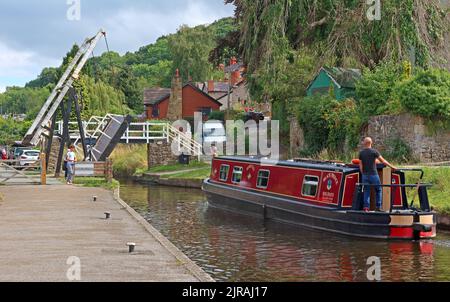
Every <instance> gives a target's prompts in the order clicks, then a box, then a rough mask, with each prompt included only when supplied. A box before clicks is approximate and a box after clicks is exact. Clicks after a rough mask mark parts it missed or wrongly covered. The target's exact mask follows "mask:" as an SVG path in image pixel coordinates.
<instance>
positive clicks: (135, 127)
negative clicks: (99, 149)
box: [55, 114, 203, 159]
mask: <svg viewBox="0 0 450 302" xmlns="http://www.w3.org/2000/svg"><path fill="white" fill-rule="evenodd" d="M114 118H115V115H112V114H108V115H106V116H104V117H99V116H93V117H91V118H90V119H89V120H88V121H84V122H83V123H82V124H83V129H84V132H85V136H86V138H87V139H95V140H96V139H98V138H99V137H100V135H102V134H105V133H104V132H103V130H104V129H105V127H106V125H107V124H108V122H109V121H110V120H111V119H114ZM62 133H63V121H58V122H57V125H56V129H55V134H58V135H62ZM69 136H70V139H71V141H73V142H74V145H75V146H77V145H78V144H79V143H80V141H81V135H80V131H79V129H78V124H77V122H70V123H69ZM120 140H121V142H122V143H125V144H129V143H138V144H139V143H141V144H143V143H147V144H148V143H151V142H154V141H166V142H168V143H169V142H175V143H177V144H178V151H179V152H183V153H185V154H189V155H193V156H197V157H198V158H199V159H200V157H201V155H202V154H203V146H202V145H201V144H200V143H198V142H197V141H195V140H194V139H192V137H191V136H190V135H188V134H186V133H184V132H182V131H179V130H178V129H176V128H175V127H173V126H172V125H170V124H169V123H162V122H151V121H146V122H138V123H130V124H129V125H128V127H127V130H126V131H125V133H124V135H123V136H122V137H121V139H120Z"/></svg>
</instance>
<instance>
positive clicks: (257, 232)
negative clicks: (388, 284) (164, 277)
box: [121, 184, 450, 281]
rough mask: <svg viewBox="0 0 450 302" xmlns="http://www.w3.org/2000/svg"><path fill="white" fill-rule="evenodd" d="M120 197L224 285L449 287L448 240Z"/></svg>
mask: <svg viewBox="0 0 450 302" xmlns="http://www.w3.org/2000/svg"><path fill="white" fill-rule="evenodd" d="M121 196H122V198H123V199H124V200H125V201H126V202H127V203H129V204H130V205H131V206H132V207H133V208H135V209H136V210H137V211H138V212H140V213H141V214H142V215H143V216H144V217H145V218H146V219H147V220H148V221H149V222H150V223H151V224H152V225H153V226H154V227H155V228H157V229H158V230H159V231H160V232H161V233H162V234H163V235H165V236H166V237H167V238H168V239H169V240H170V241H171V242H173V243H174V244H175V245H176V246H177V247H178V248H179V249H180V250H182V251H183V252H184V253H185V254H186V255H187V256H188V257H189V258H190V259H192V260H193V261H195V262H196V263H197V264H198V265H199V266H201V267H202V268H203V269H204V270H205V271H206V272H208V273H209V274H211V276H212V277H213V278H215V279H216V280H218V281H367V270H368V269H369V267H370V265H368V264H367V260H368V258H369V257H372V256H375V257H379V258H380V261H381V280H382V281H423V280H429V281H432V280H441V281H444V280H447V281H450V244H447V243H450V236H448V235H446V234H445V233H441V234H440V235H439V237H438V238H436V239H435V240H433V241H431V240H430V241H421V242H396V241H374V240H364V239H355V238H351V237H347V236H340V235H335V234H331V233H328V232H320V231H313V230H310V229H304V228H299V227H292V226H289V225H284V224H280V223H276V222H270V221H263V220H262V219H259V218H253V217H249V216H244V215H240V214H236V213H232V212H227V211H223V210H219V209H215V208H212V207H208V203H207V201H206V198H205V196H204V194H203V193H202V192H201V191H200V190H193V189H179V188H170V187H159V186H145V185H139V184H127V185H125V186H124V187H122V189H121Z"/></svg>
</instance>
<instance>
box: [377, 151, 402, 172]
mask: <svg viewBox="0 0 450 302" xmlns="http://www.w3.org/2000/svg"><path fill="white" fill-rule="evenodd" d="M378 160H379V161H380V162H382V163H383V164H385V165H386V166H388V167H391V168H392V170H394V171H395V170H398V169H397V167H396V166H394V165H392V164H391V163H390V162H388V161H387V160H385V159H384V158H383V156H381V155H380V157H378Z"/></svg>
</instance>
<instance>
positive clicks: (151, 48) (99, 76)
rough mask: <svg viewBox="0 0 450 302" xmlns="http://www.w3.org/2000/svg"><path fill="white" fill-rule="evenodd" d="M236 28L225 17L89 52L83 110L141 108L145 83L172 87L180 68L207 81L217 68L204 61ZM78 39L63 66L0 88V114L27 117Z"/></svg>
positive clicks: (83, 79)
mask: <svg viewBox="0 0 450 302" xmlns="http://www.w3.org/2000/svg"><path fill="white" fill-rule="evenodd" d="M233 30H236V27H235V25H234V19H233V18H224V19H221V20H218V21H216V22H214V23H212V24H210V25H200V26H197V27H194V28H189V27H187V26H181V27H180V28H179V30H178V32H177V33H174V34H171V35H168V36H163V37H160V38H158V39H157V41H156V42H155V43H153V44H149V45H145V46H143V47H141V48H140V49H139V50H137V51H135V52H128V53H126V54H125V55H123V56H121V55H120V54H118V53H116V52H114V51H111V52H105V53H103V54H102V55H101V56H99V57H93V58H90V59H89V61H88V63H87V64H86V66H85V68H84V70H83V73H82V77H81V79H80V80H79V81H78V82H77V86H78V88H79V89H80V90H81V91H82V94H83V100H84V112H83V114H84V115H85V116H90V115H103V114H105V113H107V112H109V113H123V112H124V111H127V112H134V113H136V114H140V113H141V112H142V108H143V106H142V94H143V89H144V88H147V87H154V86H161V87H170V81H171V77H172V75H173V73H174V71H175V69H177V68H179V69H180V71H181V74H182V76H183V77H184V78H185V80H187V78H188V77H189V78H191V79H193V80H198V81H205V80H207V79H208V78H210V77H213V76H214V72H215V68H214V66H213V65H212V64H211V63H210V62H209V61H208V58H209V54H210V52H211V51H212V49H213V48H214V47H215V46H216V44H217V41H218V40H220V39H221V38H223V37H224V36H226V35H227V34H228V33H229V32H231V31H233ZM77 50H78V45H74V46H73V47H72V49H71V50H70V51H69V52H68V53H67V55H66V56H65V57H64V59H63V62H62V64H61V66H59V67H57V68H55V67H47V68H44V69H43V70H42V72H41V73H40V75H39V76H38V77H37V78H36V79H35V80H32V81H30V82H29V83H27V84H26V86H25V87H9V88H7V91H6V92H4V93H2V94H0V106H1V108H2V112H3V113H4V114H27V115H28V119H33V117H34V116H35V115H36V114H37V112H38V111H39V108H40V107H41V105H42V104H43V102H44V101H45V99H46V98H47V96H48V95H49V93H50V92H51V90H52V88H53V87H54V85H55V84H56V82H57V81H58V79H59V78H60V76H61V75H62V73H63V72H64V70H65V68H66V66H67V65H68V64H69V62H70V60H71V58H72V57H73V56H74V55H75V54H76V52H77Z"/></svg>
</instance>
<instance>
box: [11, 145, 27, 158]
mask: <svg viewBox="0 0 450 302" xmlns="http://www.w3.org/2000/svg"><path fill="white" fill-rule="evenodd" d="M25 150H29V148H26V147H14V149H13V152H12V156H13V159H19V158H20V156H21V155H22V153H23V151H25Z"/></svg>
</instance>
